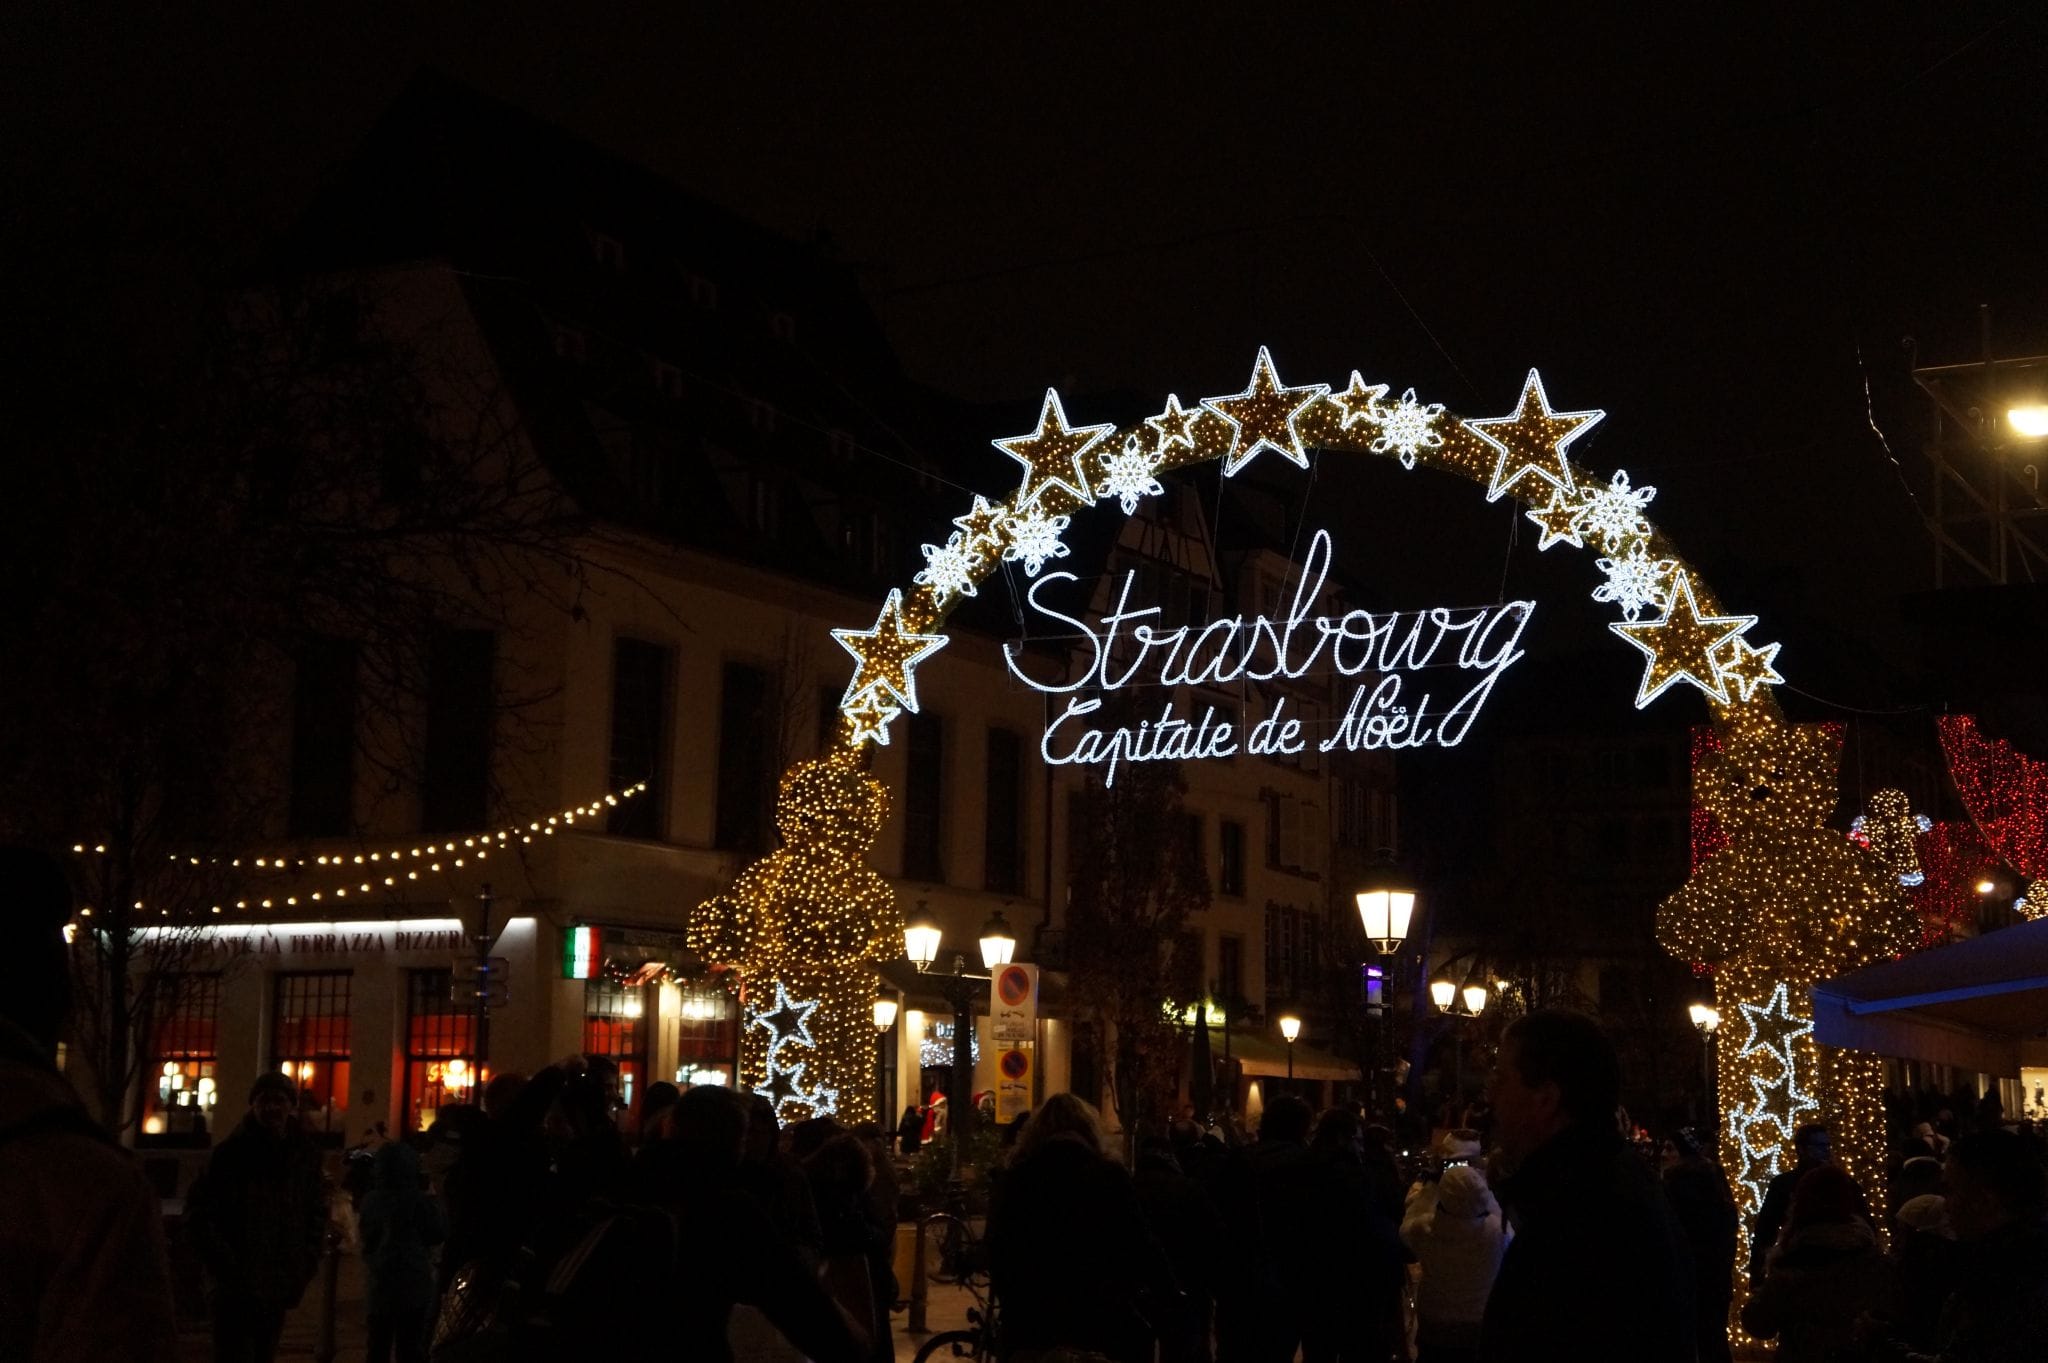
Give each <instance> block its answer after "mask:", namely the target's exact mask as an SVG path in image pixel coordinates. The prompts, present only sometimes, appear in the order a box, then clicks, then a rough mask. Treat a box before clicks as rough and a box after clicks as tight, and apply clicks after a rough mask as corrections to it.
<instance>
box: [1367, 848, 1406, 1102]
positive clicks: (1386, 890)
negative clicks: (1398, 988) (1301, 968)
mask: <svg viewBox="0 0 2048 1363" xmlns="http://www.w3.org/2000/svg"><path fill="white" fill-rule="evenodd" d="M1352 899H1353V900H1354V901H1355V902H1356V903H1357V905H1358V921H1359V924H1360V926H1362V927H1363V928H1364V929H1365V937H1366V940H1367V941H1369V942H1371V943H1372V944H1373V947H1374V948H1375V949H1376V950H1377V951H1378V952H1379V954H1380V955H1381V956H1383V957H1386V958H1388V960H1389V962H1390V963H1391V960H1392V958H1393V957H1394V956H1395V955H1396V954H1397V953H1398V952H1399V951H1400V950H1401V946H1402V943H1404V942H1406V941H1407V940H1408V929H1409V928H1410V927H1412V926H1413V925H1414V921H1415V886H1414V884H1413V883H1412V882H1411V881H1409V879H1408V878H1407V877H1406V876H1404V875H1402V874H1401V869H1400V867H1399V866H1398V865H1397V864H1396V863H1395V861H1394V854H1393V852H1392V850H1391V849H1388V848H1384V847H1383V848H1381V849H1380V850H1379V853H1378V855H1377V856H1376V857H1375V858H1374V859H1373V863H1372V865H1371V866H1368V867H1367V868H1366V871H1365V875H1364V877H1363V879H1362V880H1361V881H1360V882H1359V888H1358V891H1357V893H1356V894H1354V895H1353V896H1352ZM1366 968H1367V972H1368V976H1370V972H1371V971H1372V970H1373V969H1374V967H1372V966H1371V965H1370V963H1368V965H1367V967H1366ZM1387 987H1388V981H1387V978H1386V975H1385V973H1384V972H1382V974H1381V978H1380V989H1381V991H1382V993H1384V991H1385V990H1386V989H1387ZM1371 988H1372V985H1371V984H1370V982H1368V984H1367V985H1366V989H1367V991H1368V1004H1367V1008H1366V1013H1367V1016H1368V1017H1372V1018H1373V1019H1374V1021H1375V1022H1376V1023H1377V1024H1378V1025H1377V1026H1375V1027H1374V1029H1373V1031H1374V1043H1375V1044H1374V1045H1373V1047H1372V1050H1373V1061H1374V1062H1375V1063H1372V1064H1370V1065H1369V1066H1367V1067H1366V1068H1367V1069H1368V1070H1369V1073H1368V1074H1367V1076H1366V1078H1367V1081H1368V1085H1369V1090H1370V1091H1369V1094H1368V1097H1369V1098H1370V1100H1371V1102H1372V1104H1373V1106H1374V1107H1377V1106H1378V1105H1379V1098H1380V1094H1379V1065H1378V1064H1377V1060H1378V1051H1379V1046H1378V1044H1377V1043H1378V1042H1379V1041H1380V1040H1381V1039H1383V1038H1385V1037H1386V1036H1387V1035H1388V1033H1389V1030H1390V1029H1389V1027H1388V1026H1387V1025H1386V1023H1385V1020H1384V1019H1383V1018H1381V1017H1379V1016H1378V1015H1377V1014H1375V1013H1374V1011H1373V1009H1372V1006H1371V1003H1370V999H1369V996H1370V991H1371Z"/></svg>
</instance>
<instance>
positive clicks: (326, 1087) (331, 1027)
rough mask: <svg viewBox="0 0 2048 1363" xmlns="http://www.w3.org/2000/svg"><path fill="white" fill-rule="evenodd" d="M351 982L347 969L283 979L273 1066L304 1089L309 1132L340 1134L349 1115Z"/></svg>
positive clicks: (302, 1106) (302, 1109) (303, 1114)
mask: <svg viewBox="0 0 2048 1363" xmlns="http://www.w3.org/2000/svg"><path fill="white" fill-rule="evenodd" d="M350 983H351V977H350V972H348V971H346V970H316V971H303V972H291V973H287V974H282V975H279V976H278V977H277V990H276V994H275V996H274V1004H273V1009H272V1013H271V1026H270V1065H271V1068H272V1069H274V1070H277V1071H279V1072H280V1073H282V1074H283V1075H284V1076H285V1078H287V1079H289V1080H291V1081H292V1082H293V1083H294V1084H296V1085H298V1089H299V1121H300V1123H301V1125H303V1126H304V1127H305V1128H306V1129H307V1130H309V1131H334V1130H337V1129H339V1127H340V1125H341V1118H342V1117H343V1116H344V1115H345V1114H346V1113H347V1111H348V1095H349V1087H348V1061H349V985H350Z"/></svg>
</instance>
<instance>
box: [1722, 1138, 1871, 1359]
mask: <svg viewBox="0 0 2048 1363" xmlns="http://www.w3.org/2000/svg"><path fill="white" fill-rule="evenodd" d="M1864 1206H1865V1203H1864V1200H1863V1190H1862V1189H1861V1188H1859V1187H1857V1186H1856V1181H1855V1180H1854V1179H1852V1178H1850V1177H1849V1176H1848V1175H1847V1174H1845V1173H1843V1172H1842V1171H1841V1170H1840V1169H1838V1168H1836V1167H1835V1166H1834V1165H1832V1164H1824V1165H1820V1166H1817V1167H1816V1168H1814V1169H1812V1170H1810V1171H1809V1172H1808V1173H1807V1175H1806V1177H1804V1178H1802V1179H1801V1180H1800V1181H1799V1186H1798V1188H1797V1189H1795V1190H1794V1191H1793V1194H1792V1206H1791V1209H1790V1211H1789V1212H1788V1213H1787V1215H1786V1217H1785V1229H1784V1231H1783V1232H1782V1233H1781V1234H1780V1235H1779V1237H1778V1243H1777V1244H1776V1245H1775V1246H1774V1247H1773V1248H1772V1249H1771V1251H1770V1253H1769V1255H1768V1256H1766V1258H1765V1263H1764V1276H1763V1281H1762V1282H1760V1283H1759V1284H1757V1286H1756V1288H1755V1290H1754V1291H1753V1292H1751V1294H1750V1298H1749V1301H1748V1302H1747V1303H1745V1304H1744V1305H1743V1308H1742V1328H1743V1329H1745V1330H1747V1331H1749V1332H1750V1333H1751V1334H1753V1335H1757V1336H1759V1337H1760V1338H1763V1339H1773V1338H1775V1339H1776V1340H1777V1341H1778V1353H1777V1357H1778V1359H1779V1363H1828V1361H1829V1360H1832V1359H1837V1358H1844V1357H1849V1356H1851V1354H1850V1350H1851V1349H1852V1348H1853V1347H1854V1345H1855V1342H1856V1340H1857V1338H1858V1331H1859V1329H1861V1328H1862V1327H1861V1326H1860V1324H1859V1322H1860V1321H1861V1320H1862V1319H1863V1318H1864V1317H1865V1316H1872V1317H1880V1318H1881V1317H1885V1316H1888V1315H1889V1314H1890V1313H1891V1312H1892V1310H1893V1309H1894V1307H1895V1306H1896V1304H1897V1301H1898V1294H1899V1277H1898V1270H1897V1267H1896V1266H1895V1265H1894V1264H1892V1263H1891V1261H1889V1260H1888V1259H1886V1258H1885V1257H1884V1255H1883V1254H1882V1253H1881V1252H1880V1251H1879V1249H1878V1245H1877V1232H1876V1230H1874V1229H1873V1228H1872V1227H1871V1224H1870V1222H1869V1220H1868V1219H1866V1217H1865V1216H1864V1214H1863V1208H1864Z"/></svg>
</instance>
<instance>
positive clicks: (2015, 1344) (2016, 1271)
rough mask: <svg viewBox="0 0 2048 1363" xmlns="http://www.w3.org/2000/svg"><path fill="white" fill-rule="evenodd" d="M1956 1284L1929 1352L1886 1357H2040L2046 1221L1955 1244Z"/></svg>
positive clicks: (1960, 1360)
mask: <svg viewBox="0 0 2048 1363" xmlns="http://www.w3.org/2000/svg"><path fill="white" fill-rule="evenodd" d="M1954 1264H1955V1271H1956V1284H1957V1286H1956V1290H1955V1291H1954V1292H1953V1293H1951V1294H1950V1296H1949V1299H1948V1305H1947V1306H1946V1307H1944V1308H1943V1309H1942V1313H1941V1327H1940V1335H1941V1344H1940V1347H1939V1348H1937V1349H1936V1350H1935V1351H1934V1352H1933V1353H1931V1354H1920V1353H1909V1352H1907V1351H1906V1350H1905V1349H1903V1348H1894V1349H1892V1350H1890V1351H1886V1352H1880V1353H1879V1354H1878V1355H1877V1357H1878V1358H1881V1359H1884V1360H1887V1363H1895V1361H1896V1363H2036V1360H2038V1359H2040V1357H2041V1356H2042V1345H2041V1329H2042V1326H2041V1323H2042V1322H2043V1321H2048V1221H2037V1222H2035V1223H2033V1224H2032V1225H2018V1226H2007V1227H2004V1228H2003V1229H2001V1230H1998V1231H1995V1232H1993V1233H1992V1234H1990V1235H1987V1236H1984V1237H1983V1238H1982V1239H1978V1240H1959V1241H1957V1242H1956V1246H1955V1259H1954Z"/></svg>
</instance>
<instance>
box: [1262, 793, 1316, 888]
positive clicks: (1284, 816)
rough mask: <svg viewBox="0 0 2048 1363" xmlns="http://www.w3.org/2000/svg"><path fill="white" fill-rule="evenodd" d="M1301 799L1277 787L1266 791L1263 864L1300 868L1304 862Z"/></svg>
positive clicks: (1303, 816) (1304, 850)
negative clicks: (1275, 789) (1282, 792)
mask: <svg viewBox="0 0 2048 1363" xmlns="http://www.w3.org/2000/svg"><path fill="white" fill-rule="evenodd" d="M1306 821H1307V818H1306V811H1305V810H1304V808H1303V806H1302V802H1301V801H1299V800H1297V799H1294V798H1293V797H1292V796H1287V795H1282V794H1280V793H1279V792H1278V791H1267V792H1266V865H1268V866H1271V867H1273V868H1275V869H1276V870H1286V871H1299V870H1302V869H1304V868H1305V867H1306V866H1307V864H1308V862H1307V847H1306V843H1305V839H1304V825H1305V823H1306Z"/></svg>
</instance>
